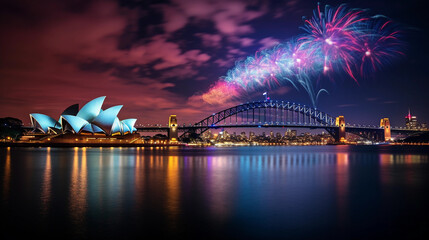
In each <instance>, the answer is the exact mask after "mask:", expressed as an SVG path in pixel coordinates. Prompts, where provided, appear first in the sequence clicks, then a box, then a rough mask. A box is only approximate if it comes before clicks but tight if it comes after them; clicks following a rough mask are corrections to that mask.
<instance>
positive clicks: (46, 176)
mask: <svg viewBox="0 0 429 240" xmlns="http://www.w3.org/2000/svg"><path fill="white" fill-rule="evenodd" d="M51 168H52V167H51V148H50V147H48V148H47V149H46V163H45V170H44V173H43V182H42V194H41V196H40V200H41V201H42V209H41V211H42V214H44V215H47V214H48V210H49V202H50V200H51V178H52V171H51Z"/></svg>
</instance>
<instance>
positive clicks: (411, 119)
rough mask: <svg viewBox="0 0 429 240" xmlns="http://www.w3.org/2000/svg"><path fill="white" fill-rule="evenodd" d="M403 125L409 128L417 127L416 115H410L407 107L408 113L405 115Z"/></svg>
mask: <svg viewBox="0 0 429 240" xmlns="http://www.w3.org/2000/svg"><path fill="white" fill-rule="evenodd" d="M405 126H406V127H407V128H410V129H415V128H417V127H418V123H417V116H412V115H411V112H410V110H409V109H408V115H407V116H405Z"/></svg>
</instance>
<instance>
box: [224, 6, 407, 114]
mask: <svg viewBox="0 0 429 240" xmlns="http://www.w3.org/2000/svg"><path fill="white" fill-rule="evenodd" d="M301 28H302V29H303V30H304V32H305V33H304V34H303V35H301V36H299V37H297V38H294V39H291V40H289V41H286V42H284V43H281V44H278V45H277V46H274V47H273V48H270V49H265V50H262V51H258V52H256V54H255V56H251V57H250V56H249V57H247V58H246V59H244V60H241V61H238V62H236V65H235V67H234V68H232V69H230V70H229V71H228V72H227V74H226V76H224V77H223V78H222V80H221V81H223V82H224V83H226V84H227V85H229V86H230V87H232V88H234V89H242V90H244V91H255V90H258V89H261V88H266V87H268V88H274V87H276V86H281V85H285V84H291V85H292V86H293V87H295V88H296V89H297V90H299V89H300V88H303V89H304V90H305V91H306V92H307V93H308V95H309V97H310V99H311V102H312V104H313V106H316V103H317V99H318V97H319V95H320V94H321V93H323V92H326V93H327V91H326V90H325V89H318V88H317V82H316V81H315V79H318V77H319V76H320V75H321V74H323V75H326V76H328V77H330V78H331V79H332V75H333V74H342V73H346V74H347V75H348V76H350V77H351V78H352V79H353V80H354V81H355V82H356V83H357V84H358V79H359V77H364V76H366V75H367V74H369V73H371V72H374V71H376V70H379V69H381V68H382V67H383V66H385V65H387V64H389V63H390V62H391V61H392V59H395V58H396V57H398V56H401V55H403V53H402V51H401V48H402V47H403V43H402V41H401V40H400V37H401V32H400V31H399V30H398V26H397V25H396V24H394V23H393V22H392V21H391V20H389V19H388V18H386V17H382V16H379V15H377V16H370V15H369V14H368V11H366V10H362V9H350V8H347V7H346V5H344V4H343V5H340V6H338V7H330V6H328V5H326V6H325V8H324V11H322V10H321V8H320V5H318V6H317V9H316V10H314V11H313V17H312V18H311V19H304V26H303V27H301ZM317 89H318V90H317ZM235 92H240V91H235Z"/></svg>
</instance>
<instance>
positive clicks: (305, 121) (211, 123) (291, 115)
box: [181, 100, 335, 137]
mask: <svg viewBox="0 0 429 240" xmlns="http://www.w3.org/2000/svg"><path fill="white" fill-rule="evenodd" d="M261 110H262V111H263V112H262V113H261ZM267 111H269V112H268V114H267ZM273 111H274V113H272V112H273ZM240 114H241V117H240V120H241V122H246V123H248V124H251V123H252V124H260V125H265V124H270V125H271V126H274V125H276V124H277V125H280V124H282V125H284V124H285V123H288V124H296V125H297V126H308V127H311V126H316V125H317V126H319V127H320V126H324V127H326V128H330V127H335V118H334V117H332V116H330V115H329V114H327V113H324V112H322V111H320V110H318V109H316V108H313V107H309V106H306V105H301V104H297V103H293V102H285V101H274V100H267V101H255V102H248V103H243V104H240V105H237V106H234V107H230V108H227V109H224V110H222V111H219V112H217V113H213V114H212V115H210V116H208V117H206V118H204V119H202V120H201V121H199V122H197V123H195V124H194V125H193V127H195V128H194V129H190V130H188V131H185V133H184V134H182V136H181V137H184V136H186V135H188V134H190V133H196V134H201V133H203V132H205V131H207V130H208V129H210V128H213V127H216V126H217V124H218V123H221V122H222V121H224V122H225V121H226V120H227V119H228V118H229V120H230V122H231V118H232V117H235V118H236V123H237V122H238V117H239V115H240ZM244 114H246V116H244ZM244 119H246V121H243V120H244ZM249 120H251V121H249ZM267 120H269V121H267ZM219 127H220V126H219Z"/></svg>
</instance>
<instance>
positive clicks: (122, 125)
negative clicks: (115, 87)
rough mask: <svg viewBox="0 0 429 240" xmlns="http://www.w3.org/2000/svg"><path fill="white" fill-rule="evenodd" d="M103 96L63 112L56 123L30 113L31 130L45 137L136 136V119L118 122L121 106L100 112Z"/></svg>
mask: <svg viewBox="0 0 429 240" xmlns="http://www.w3.org/2000/svg"><path fill="white" fill-rule="evenodd" d="M105 98H106V97H105V96H103V97H98V98H95V99H93V100H91V101H89V102H88V103H87V104H85V105H84V106H83V107H82V108H81V109H80V110H79V105H78V104H74V105H71V106H70V107H68V108H66V109H65V110H64V111H63V113H62V114H61V115H60V117H59V119H58V121H57V120H55V119H54V118H52V117H50V116H48V115H45V114H41V113H31V114H30V120H31V125H32V127H33V130H34V131H35V132H41V133H44V134H65V133H73V134H103V135H106V136H113V135H127V134H132V133H135V132H137V129H136V128H135V127H134V124H135V123H136V121H137V119H135V118H130V119H124V120H119V118H118V114H119V111H120V110H121V109H122V105H118V106H113V107H110V108H108V109H105V110H103V109H102V105H103V103H104V100H105Z"/></svg>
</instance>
